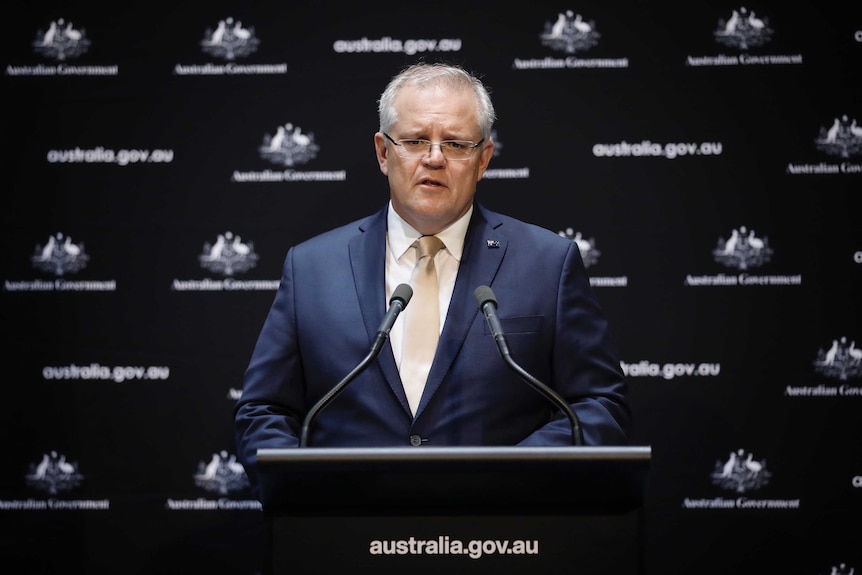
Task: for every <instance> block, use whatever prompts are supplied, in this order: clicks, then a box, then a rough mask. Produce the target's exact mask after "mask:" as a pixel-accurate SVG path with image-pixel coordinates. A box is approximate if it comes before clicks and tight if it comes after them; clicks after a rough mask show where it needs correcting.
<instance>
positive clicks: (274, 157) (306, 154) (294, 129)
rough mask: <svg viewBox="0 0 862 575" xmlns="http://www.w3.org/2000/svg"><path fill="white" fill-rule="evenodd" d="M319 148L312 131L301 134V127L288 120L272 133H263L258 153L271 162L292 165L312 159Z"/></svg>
mask: <svg viewBox="0 0 862 575" xmlns="http://www.w3.org/2000/svg"><path fill="white" fill-rule="evenodd" d="M319 150H320V147H319V146H318V145H317V144H315V143H314V133H309V134H303V133H302V128H300V127H299V126H294V125H293V123H292V122H288V123H286V124H284V125H281V126H278V128H276V131H275V134H274V135H270V134H266V135H264V138H263V146H261V147H260V155H261V157H263V158H264V159H265V160H268V161H270V162H272V163H273V164H278V165H282V166H287V167H292V166H298V165H302V164H306V163H308V162H309V161H311V160H313V159H314V158H315V157H317V152H318V151H319Z"/></svg>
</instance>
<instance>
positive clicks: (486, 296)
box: [473, 286, 497, 308]
mask: <svg viewBox="0 0 862 575" xmlns="http://www.w3.org/2000/svg"><path fill="white" fill-rule="evenodd" d="M473 297H475V298H476V303H478V304H479V307H480V308H481V307H482V306H484V305H485V304H486V303H488V302H491V303H493V304H494V306H496V305H497V298H495V297H494V292H493V291H491V288H489V287H488V286H479V287H477V288H476V289H475V291H473Z"/></svg>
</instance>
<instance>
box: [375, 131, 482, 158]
mask: <svg viewBox="0 0 862 575" xmlns="http://www.w3.org/2000/svg"><path fill="white" fill-rule="evenodd" d="M381 134H383V135H384V136H385V137H386V139H387V140H389V141H390V142H392V143H393V144H394V145H396V146H398V147H399V148H403V147H404V144H401V143H399V142H401V141H402V140H412V141H415V142H425V145H426V146H428V149H427V150H426V151H425V153H424V154H422V155H420V156H416V157H415V158H408V157H405V156H401V154H398V155H399V156H400V157H402V158H405V159H414V160H418V159H419V158H422V157H424V156H425V154H430V153H431V146H439V147H440V153H441V154H443V157H444V158H446V159H447V160H453V161H456V162H462V161H466V160H469V159H470V158H472V157H473V156H474V151H475V150H476V148H478V147H479V146H481V145H482V144H484V143H485V138H482V139H481V140H479V141H478V142H476V143H475V144H474V143H473V141H472V140H441V141H440V142H437V143H436V144H435V143H434V142H432V141H431V140H427V139H425V138H402V140H397V141H396V140H394V139H393V138H392V136H390V135H389V134H387V133H386V132H381ZM452 142H459V143H462V144H463V143H466V142H469V143H470V144H471V145H470V146H467V148H469V149H470V154H469V155H468V156H464V157H463V158H450V157H449V156H447V155H446V152H444V151H443V144H448V143H452Z"/></svg>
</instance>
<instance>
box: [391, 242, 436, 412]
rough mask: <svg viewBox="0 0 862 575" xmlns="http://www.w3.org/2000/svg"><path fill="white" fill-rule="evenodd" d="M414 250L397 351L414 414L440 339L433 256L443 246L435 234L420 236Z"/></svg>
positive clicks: (402, 377)
mask: <svg viewBox="0 0 862 575" xmlns="http://www.w3.org/2000/svg"><path fill="white" fill-rule="evenodd" d="M412 247H415V248H416V249H417V250H418V254H417V256H416V267H415V268H413V275H412V276H411V277H410V284H411V286H412V287H413V297H412V298H410V305H409V306H407V308H406V309H405V310H404V315H405V318H404V350H403V352H402V354H401V382H402V383H403V384H404V392H405V393H406V394H407V403H409V404H410V410H411V411H412V412H413V414H414V415H415V414H416V408H417V407H418V406H419V400H420V399H421V398H422V391H423V390H424V389H425V380H426V379H427V378H428V371H429V370H430V369H431V362H432V361H433V360H434V353H435V351H436V350H437V340H438V339H439V338H440V304H439V299H438V297H439V296H438V295H437V294H438V291H439V290H438V287H437V270H436V269H435V267H434V256H435V255H437V252H438V251H440V250H441V249H442V248H443V247H444V246H443V242H442V241H440V238H438V237H437V236H422V237H421V238H419V239H418V240H416V241H415V242H413V246H412Z"/></svg>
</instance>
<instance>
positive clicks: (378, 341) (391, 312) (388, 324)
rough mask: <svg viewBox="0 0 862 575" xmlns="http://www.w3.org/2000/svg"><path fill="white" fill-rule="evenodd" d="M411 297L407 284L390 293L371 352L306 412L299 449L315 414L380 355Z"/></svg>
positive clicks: (302, 445) (400, 285)
mask: <svg viewBox="0 0 862 575" xmlns="http://www.w3.org/2000/svg"><path fill="white" fill-rule="evenodd" d="M412 297H413V288H412V287H410V286H409V285H408V284H399V285H398V287H396V288H395V291H394V292H392V297H391V298H389V309H388V310H387V311H386V315H385V316H384V317H383V321H382V322H380V327H378V328H377V335H376V336H375V337H374V341H373V342H372V343H371V351H369V352H368V355H366V356H365V358H364V359H363V360H362V361H360V362H359V364H358V365H357V366H356V367H354V368H353V369H352V370H351V371H350V373H348V374H347V375H346V376H344V379H342V380H341V381H340V382H338V385H336V386H335V387H333V388H332V389H331V390H329V393H327V394H326V395H324V396H323V397H322V398H321V399H320V401H318V402H317V403H315V404H314V407H312V408H311V409H310V410H309V411H308V413H307V414H306V416H305V420H304V421H303V422H302V434H301V435H300V438H299V446H300V447H305V446H306V445H307V444H308V428H309V427H310V426H311V422H312V420H314V418H315V417H317V414H318V413H320V411H321V410H322V409H323V408H324V407H326V406H327V405H329V402H331V401H332V400H333V399H335V397H336V396H337V395H338V394H339V393H341V392H342V391H344V388H345V387H347V384H348V383H350V382H351V381H353V378H355V377H356V376H357V375H359V372H361V371H362V370H364V369H365V368H366V367H368V365H369V364H370V363H371V362H372V360H374V358H375V357H377V355H378V354H379V353H380V350H382V349H383V343H384V342H385V341H386V338H388V337H389V332H390V331H391V330H392V326H393V325H394V324H395V320H396V319H397V318H398V314H400V313H401V312H402V311H404V308H406V307H407V304H408V303H409V302H410V298H412Z"/></svg>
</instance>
